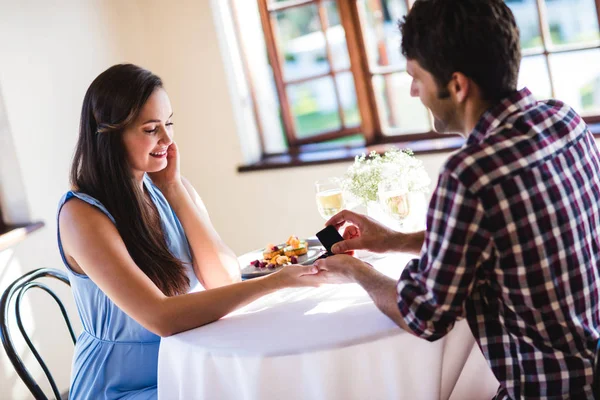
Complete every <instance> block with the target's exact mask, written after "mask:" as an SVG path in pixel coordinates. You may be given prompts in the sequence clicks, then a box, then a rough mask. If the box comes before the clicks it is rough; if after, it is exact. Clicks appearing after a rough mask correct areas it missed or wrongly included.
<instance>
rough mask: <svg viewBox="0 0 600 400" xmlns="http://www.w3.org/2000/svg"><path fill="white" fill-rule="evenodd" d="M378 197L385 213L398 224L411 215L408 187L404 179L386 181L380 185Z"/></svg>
mask: <svg viewBox="0 0 600 400" xmlns="http://www.w3.org/2000/svg"><path fill="white" fill-rule="evenodd" d="M377 196H378V197H379V204H380V205H381V208H382V209H383V211H384V212H385V213H386V214H387V215H388V216H389V217H391V218H392V219H394V220H395V221H397V222H398V223H402V222H404V220H405V219H406V218H407V217H408V216H409V214H410V206H409V201H408V185H407V184H406V181H405V180H404V179H402V178H396V179H391V180H384V181H382V182H380V183H379V186H378V191H377Z"/></svg>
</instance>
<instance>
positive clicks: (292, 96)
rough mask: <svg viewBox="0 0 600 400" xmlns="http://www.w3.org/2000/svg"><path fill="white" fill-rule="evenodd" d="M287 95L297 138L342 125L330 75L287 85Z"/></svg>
mask: <svg viewBox="0 0 600 400" xmlns="http://www.w3.org/2000/svg"><path fill="white" fill-rule="evenodd" d="M287 95H288V97H289V100H290V105H291V107H292V113H293V114H294V119H295V121H296V136H297V137H298V138H299V139H300V138H305V137H310V136H314V135H315V134H318V133H320V132H323V131H330V130H335V129H340V128H341V127H342V121H341V119H340V115H339V113H338V104H337V99H336V96H335V89H334V85H333V79H332V78H331V77H327V78H320V79H315V80H312V81H308V82H304V83H300V84H297V85H289V86H288V87H287Z"/></svg>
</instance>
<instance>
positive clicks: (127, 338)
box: [57, 175, 203, 400]
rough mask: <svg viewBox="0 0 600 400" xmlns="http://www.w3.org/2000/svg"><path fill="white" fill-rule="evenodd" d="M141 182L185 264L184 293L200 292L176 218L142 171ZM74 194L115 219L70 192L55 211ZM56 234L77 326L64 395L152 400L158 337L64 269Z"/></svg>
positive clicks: (82, 196)
mask: <svg viewBox="0 0 600 400" xmlns="http://www.w3.org/2000/svg"><path fill="white" fill-rule="evenodd" d="M144 185H145V188H146V190H147V191H148V192H149V193H150V196H151V198H152V201H153V202H154V204H155V205H156V208H157V209H158V212H159V214H160V219H161V223H162V227H163V231H164V233H165V237H166V240H167V244H168V246H169V250H170V251H171V253H172V254H173V255H174V256H176V257H177V258H179V259H180V260H181V261H183V263H184V265H185V267H186V273H187V275H188V277H189V279H190V291H197V290H202V289H203V288H202V286H201V285H200V283H199V282H198V279H197V278H196V275H195V274H194V271H193V268H192V257H191V254H190V248H189V244H188V241H187V238H186V236H185V233H184V231H183V227H182V226H181V223H180V221H179V219H178V218H177V216H176V215H175V212H174V211H173V210H172V209H171V206H170V205H169V203H168V202H167V200H166V199H165V197H164V196H163V195H162V193H161V192H160V190H159V189H158V188H157V187H156V186H154V184H153V183H152V181H151V179H150V178H149V177H148V176H147V175H146V176H145V177H144ZM74 197H76V198H78V199H80V200H83V201H85V202H86V203H88V204H91V205H92V206H94V207H97V208H98V209H99V210H100V211H102V212H103V213H104V214H106V215H107V216H108V218H110V219H111V221H113V223H114V222H115V221H114V218H113V217H112V215H110V213H109V212H108V210H107V209H106V208H105V207H104V206H103V205H102V204H101V203H100V202H99V201H98V200H96V199H94V198H93V197H91V196H88V195H86V194H83V193H78V192H72V191H71V192H67V193H66V194H65V195H64V196H63V198H62V199H61V200H60V203H59V206H58V215H60V211H61V209H62V206H63V205H64V204H65V203H66V202H67V201H69V200H70V199H72V198H74ZM57 219H58V216H57ZM57 233H58V247H59V250H60V254H61V257H62V259H63V262H64V263H65V266H66V268H67V271H68V272H67V273H68V275H69V279H70V281H71V289H72V291H73V296H74V297H75V303H76V305H77V311H78V313H79V317H80V319H81V322H82V325H83V331H82V332H81V334H80V335H79V338H78V339H77V344H76V345H75V354H74V357H73V366H72V375H71V388H70V395H69V398H70V399H74V400H79V399H136V400H140V399H156V397H157V389H156V384H157V376H156V375H157V367H158V347H159V345H160V337H159V336H157V335H155V334H154V333H152V332H150V331H148V330H147V329H145V328H144V327H142V326H141V325H140V324H138V323H137V322H136V321H135V320H133V319H132V318H130V317H129V316H128V315H127V314H125V313H124V312H123V311H122V310H121V309H119V308H118V307H117V306H116V305H115V304H114V303H113V302H112V301H111V300H110V299H109V298H108V297H107V296H106V295H105V294H104V293H103V292H102V291H101V290H100V289H99V288H98V286H96V284H95V283H94V282H92V280H91V279H90V278H88V277H87V276H85V275H81V274H78V273H76V272H75V271H73V270H71V269H70V268H69V265H68V264H67V261H66V258H65V255H64V252H63V247H62V242H61V239H60V230H59V231H58V232H57ZM124 284H126V283H124Z"/></svg>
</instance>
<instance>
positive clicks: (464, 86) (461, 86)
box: [448, 72, 472, 103]
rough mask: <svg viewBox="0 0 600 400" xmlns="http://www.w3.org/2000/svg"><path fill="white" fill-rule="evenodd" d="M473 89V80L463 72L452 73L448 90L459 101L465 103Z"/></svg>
mask: <svg viewBox="0 0 600 400" xmlns="http://www.w3.org/2000/svg"><path fill="white" fill-rule="evenodd" d="M471 89H472V86H471V80H470V79H469V78H467V76H466V75H465V74H463V73H462V72H455V73H453V74H452V78H451V79H450V82H448V91H449V92H450V94H451V95H452V97H453V98H454V100H456V101H457V102H458V103H463V102H464V101H465V100H467V98H468V97H469V94H470V91H471Z"/></svg>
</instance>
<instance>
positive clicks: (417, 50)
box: [399, 0, 521, 101]
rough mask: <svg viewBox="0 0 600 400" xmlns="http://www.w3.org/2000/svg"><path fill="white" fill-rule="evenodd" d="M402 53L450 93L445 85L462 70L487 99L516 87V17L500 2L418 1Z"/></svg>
mask: <svg viewBox="0 0 600 400" xmlns="http://www.w3.org/2000/svg"><path fill="white" fill-rule="evenodd" d="M399 26H400V31H401V32H402V54H403V55H404V56H405V57H406V58H408V59H412V60H415V61H417V62H418V63H419V64H420V65H421V67H422V68H424V69H425V70H427V71H428V72H429V73H431V74H432V75H433V77H434V78H435V80H436V82H437V84H438V86H440V91H439V94H438V95H439V97H440V98H445V97H448V96H449V93H448V91H447V90H446V85H447V84H448V82H449V81H450V79H451V78H452V74H453V73H454V72H462V73H463V74H465V75H466V76H467V77H469V78H470V79H472V80H473V81H474V82H475V83H476V84H477V85H478V86H479V88H480V89H481V92H482V96H483V97H484V99H485V100H488V101H498V100H500V99H502V98H503V97H505V96H506V95H508V94H509V93H510V92H513V91H514V90H516V88H517V79H518V75H519V65H520V62H521V47H520V44H519V29H518V28H517V24H516V22H515V18H514V16H513V14H512V12H511V11H510V9H509V8H508V6H507V5H506V4H504V1H502V0H417V1H416V2H415V3H414V5H413V7H412V9H411V10H410V12H409V13H408V15H407V16H406V17H404V20H403V21H402V20H401V21H400V23H399Z"/></svg>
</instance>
